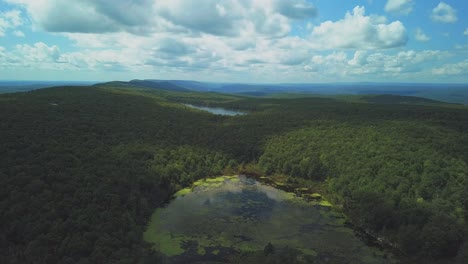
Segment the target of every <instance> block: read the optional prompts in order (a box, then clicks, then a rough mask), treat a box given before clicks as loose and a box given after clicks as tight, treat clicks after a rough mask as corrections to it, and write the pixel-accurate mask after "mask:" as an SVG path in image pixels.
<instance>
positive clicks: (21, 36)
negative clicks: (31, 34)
mask: <svg viewBox="0 0 468 264" xmlns="http://www.w3.org/2000/svg"><path fill="white" fill-rule="evenodd" d="M13 35H15V36H17V37H18V38H24V37H25V35H24V33H23V31H21V30H15V31H13Z"/></svg>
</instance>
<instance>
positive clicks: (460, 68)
mask: <svg viewBox="0 0 468 264" xmlns="http://www.w3.org/2000/svg"><path fill="white" fill-rule="evenodd" d="M467 72H468V60H464V61H461V62H458V63H451V64H444V65H442V66H441V67H438V68H435V69H434V70H433V71H432V73H433V74H436V75H466V73H467Z"/></svg>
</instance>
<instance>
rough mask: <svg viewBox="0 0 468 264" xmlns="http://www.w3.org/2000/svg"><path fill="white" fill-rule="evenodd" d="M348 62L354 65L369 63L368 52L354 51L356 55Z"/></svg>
mask: <svg viewBox="0 0 468 264" xmlns="http://www.w3.org/2000/svg"><path fill="white" fill-rule="evenodd" d="M348 64H349V65H353V66H363V65H365V64H367V52H366V51H362V50H357V51H356V52H354V57H353V58H352V59H351V60H350V61H349V62H348Z"/></svg>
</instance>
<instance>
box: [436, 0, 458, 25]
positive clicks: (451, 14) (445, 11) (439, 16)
mask: <svg viewBox="0 0 468 264" xmlns="http://www.w3.org/2000/svg"><path fill="white" fill-rule="evenodd" d="M431 19H432V20H433V21H435V22H441V23H455V22H457V20H458V17H457V10H455V9H454V8H453V7H451V6H450V5H448V4H446V3H444V2H440V3H439V4H438V5H437V6H436V7H435V8H434V9H432V14H431Z"/></svg>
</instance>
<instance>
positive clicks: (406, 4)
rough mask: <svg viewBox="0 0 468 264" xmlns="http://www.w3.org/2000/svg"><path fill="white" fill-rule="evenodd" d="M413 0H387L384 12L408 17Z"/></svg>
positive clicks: (411, 9)
mask: <svg viewBox="0 0 468 264" xmlns="http://www.w3.org/2000/svg"><path fill="white" fill-rule="evenodd" d="M413 6H414V1H413V0H388V1H387V4H385V11H387V12H390V13H396V14H403V15H408V14H409V13H411V11H413Z"/></svg>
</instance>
